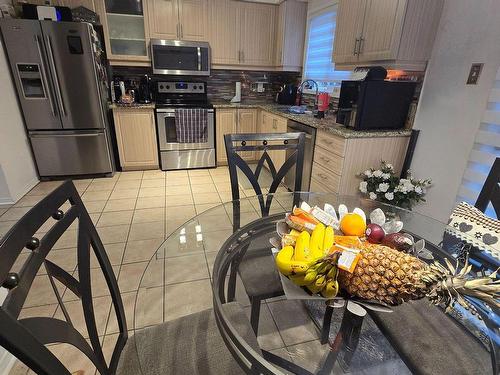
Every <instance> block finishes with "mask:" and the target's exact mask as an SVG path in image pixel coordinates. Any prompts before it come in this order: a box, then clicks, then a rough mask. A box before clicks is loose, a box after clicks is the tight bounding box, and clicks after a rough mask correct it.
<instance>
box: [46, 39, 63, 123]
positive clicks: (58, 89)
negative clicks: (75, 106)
mask: <svg viewBox="0 0 500 375" xmlns="http://www.w3.org/2000/svg"><path fill="white" fill-rule="evenodd" d="M45 38H46V40H47V47H48V50H49V51H48V52H49V53H48V55H49V65H50V68H51V70H52V74H53V75H54V78H55V83H56V84H55V86H56V94H57V95H56V96H57V100H58V101H59V105H60V107H61V112H62V115H63V116H66V109H65V108H64V101H63V98H62V93H61V86H60V85H59V76H58V75H57V69H56V64H55V62H54V54H53V51H52V43H51V41H50V36H48V35H46V36H45Z"/></svg>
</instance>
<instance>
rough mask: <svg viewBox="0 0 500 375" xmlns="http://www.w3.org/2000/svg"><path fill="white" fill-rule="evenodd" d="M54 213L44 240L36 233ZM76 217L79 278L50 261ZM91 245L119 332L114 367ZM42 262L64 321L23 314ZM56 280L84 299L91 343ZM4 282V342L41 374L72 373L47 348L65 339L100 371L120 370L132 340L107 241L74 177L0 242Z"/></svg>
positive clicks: (0, 325)
mask: <svg viewBox="0 0 500 375" xmlns="http://www.w3.org/2000/svg"><path fill="white" fill-rule="evenodd" d="M66 202H69V209H68V210H66V212H63V211H62V210H61V209H60V208H61V206H62V205H63V204H65V203H66ZM51 217H52V218H53V219H55V222H54V224H53V226H52V227H51V228H50V229H49V230H48V232H46V233H45V234H44V235H41V238H37V237H35V234H36V232H37V231H38V230H39V228H40V227H41V226H42V225H43V224H44V223H45V222H47V220H50V218H51ZM75 221H77V222H78V229H77V234H78V236H77V270H78V280H77V279H76V278H75V277H74V276H72V275H71V274H69V273H68V272H67V271H66V270H64V269H63V268H61V267H59V266H58V265H57V264H55V263H53V262H52V261H50V260H48V259H47V256H48V255H49V253H50V252H51V250H52V248H53V247H54V244H55V243H56V242H57V240H59V239H60V238H61V236H62V235H63V234H64V233H65V232H66V230H67V229H68V227H69V226H70V225H71V224H72V223H73V222H75ZM25 248H26V249H28V251H29V252H30V253H29V256H28V258H27V259H26V261H25V262H24V264H23V265H22V266H21V268H20V271H19V272H18V273H13V272H12V269H13V266H14V264H15V263H16V260H17V259H18V257H19V255H20V254H21V253H22V252H23V250H24V249H25ZM91 249H92V250H93V251H94V253H95V256H96V259H97V261H98V263H99V266H100V268H101V270H102V274H103V276H104V278H105V280H106V284H107V286H108V288H109V291H110V294H111V299H112V302H113V307H114V311H115V313H116V318H117V322H118V327H119V331H120V333H119V336H118V339H117V341H116V344H115V348H114V351H113V355H112V359H111V361H110V364H109V366H108V365H107V364H106V361H105V359H104V355H103V352H102V347H101V344H100V342H99V337H98V332H97V327H96V317H95V314H94V305H93V300H92V289H91V280H90V275H91V272H90V251H91ZM25 251H26V250H25ZM42 265H43V266H44V267H45V270H46V273H47V277H48V278H49V281H50V284H51V286H52V289H53V291H54V293H55V296H56V299H57V302H58V305H59V307H60V309H61V311H62V313H63V315H64V318H65V321H64V320H59V319H55V318H47V317H29V318H20V317H19V316H20V313H21V309H22V308H23V305H24V303H25V301H26V298H27V296H28V293H29V291H30V288H31V286H32V284H33V281H34V279H35V277H36V275H37V273H38V271H39V269H40V268H41V267H42ZM56 280H57V281H58V282H60V283H62V284H63V285H64V286H66V287H67V288H68V289H69V290H71V291H72V292H73V293H74V294H75V295H76V296H77V297H78V298H80V300H81V306H82V309H83V315H84V318H85V325H86V329H87V332H88V336H89V339H90V345H89V343H88V342H87V341H86V340H85V338H84V337H83V336H82V334H81V333H80V332H79V331H78V330H77V329H75V327H74V326H73V324H72V322H71V317H70V316H69V314H68V311H67V309H66V308H65V306H64V303H63V299H62V298H61V293H60V292H59V290H58V288H57V285H56ZM0 283H1V284H2V286H3V287H4V288H7V289H8V294H7V297H6V299H5V300H4V302H3V304H2V306H1V307H0V345H2V346H3V347H4V348H5V349H7V350H8V351H9V352H11V353H12V354H13V355H15V356H16V357H17V358H18V359H19V360H21V361H22V362H24V363H25V364H26V365H27V366H28V367H29V368H31V369H32V370H33V371H35V372H36V373H37V374H50V375H53V374H70V372H69V371H68V370H67V369H66V368H65V367H64V365H63V364H62V363H61V362H60V361H59V360H58V359H57V357H56V356H54V355H53V354H52V353H51V351H49V350H48V349H47V348H46V347H45V345H46V344H51V343H66V344H70V345H73V346H74V347H76V348H77V349H78V350H79V351H81V352H82V353H83V354H84V355H86V356H87V357H88V358H89V359H90V360H91V361H92V363H93V364H94V365H95V366H96V368H97V370H98V371H99V373H100V374H106V375H108V374H114V373H115V372H116V366H117V364H118V360H119V357H120V354H121V351H122V349H123V347H124V345H125V342H126V341H127V326H126V320H125V313H124V309H123V303H122V300H121V296H120V292H119V290H118V284H117V281H116V278H115V275H114V274H113V269H112V268H111V264H110V262H109V259H108V257H107V255H106V252H105V250H104V247H103V244H102V242H101V240H100V238H99V235H98V234H97V231H96V229H95V227H94V224H93V223H92V220H91V218H90V216H89V214H88V213H87V210H86V209H85V206H84V205H83V203H82V201H81V199H80V196H79V194H78V192H77V190H76V188H75V186H74V185H73V183H72V182H71V181H66V182H65V183H63V184H62V185H61V186H60V187H58V188H57V189H55V190H54V191H53V192H52V193H51V194H49V195H48V196H47V197H46V198H44V199H43V200H42V201H40V202H39V203H38V204H37V205H36V206H35V207H33V208H32V209H31V210H30V211H29V212H28V213H27V214H26V215H24V216H23V217H22V218H21V219H20V220H19V221H18V222H17V223H16V224H15V225H14V227H13V228H12V229H11V230H10V231H9V232H8V233H7V234H6V235H5V236H4V237H3V238H2V239H1V240H0Z"/></svg>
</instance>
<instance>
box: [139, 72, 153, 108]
mask: <svg viewBox="0 0 500 375" xmlns="http://www.w3.org/2000/svg"><path fill="white" fill-rule="evenodd" d="M137 101H138V102H139V103H144V104H146V103H151V101H152V90H151V78H150V77H149V75H147V74H144V75H143V76H142V77H141V82H140V83H139V88H138V93H137Z"/></svg>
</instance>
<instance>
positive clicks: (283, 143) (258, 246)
mask: <svg viewBox="0 0 500 375" xmlns="http://www.w3.org/2000/svg"><path fill="white" fill-rule="evenodd" d="M224 142H225V145H226V153H227V160H228V165H229V176H230V179H231V191H232V198H233V231H237V230H238V229H239V228H240V209H241V207H240V202H239V199H240V190H239V184H238V170H237V168H239V169H240V170H241V172H243V174H244V175H245V176H246V178H247V179H248V181H249V182H250V184H251V185H252V188H253V189H254V191H255V194H256V195H257V199H258V200H259V206H260V210H261V215H262V216H267V215H269V210H270V208H271V204H272V202H273V196H272V195H267V197H264V196H263V195H262V188H261V187H260V185H259V176H260V174H261V172H262V168H263V167H264V163H265V162H267V165H268V169H269V172H270V173H271V176H272V183H271V185H270V187H269V191H268V192H269V194H273V193H275V192H276V190H277V189H278V187H279V186H280V183H281V182H282V181H283V179H284V177H285V175H286V174H287V173H288V172H289V171H290V170H291V169H292V167H293V166H295V182H294V191H300V187H301V184H302V169H303V165H304V147H305V134H304V133H264V134H226V135H224ZM270 142H272V143H273V144H270ZM275 150H283V151H287V150H293V152H292V153H291V155H289V156H288V158H287V159H286V160H285V162H284V164H283V165H282V166H281V168H280V169H279V170H276V167H275V165H274V163H273V161H272V159H271V157H270V156H269V153H268V152H269V151H275ZM243 151H262V156H261V157H260V159H259V161H258V162H257V165H256V167H255V171H252V169H251V168H250V167H249V165H248V163H247V162H246V161H244V160H243V158H242V157H241V156H240V155H238V152H243ZM296 203H297V202H294V204H296ZM290 208H291V207H290ZM257 269H258V270H259V272H255V270H257ZM236 273H239V275H240V278H241V281H242V283H243V286H244V287H245V291H246V293H247V295H248V297H249V299H250V303H251V315H250V322H251V325H252V328H253V330H254V332H255V334H256V335H257V332H258V326H259V316H260V304H261V301H262V300H265V299H268V298H273V297H278V296H281V295H283V288H282V286H281V281H280V278H279V274H278V271H277V270H276V267H275V265H274V261H273V258H272V254H271V250H270V248H269V243H250V244H248V245H247V248H246V249H245V250H244V251H242V252H241V256H239V257H236V258H235V260H234V261H233V264H232V266H231V271H230V275H229V290H228V299H229V301H233V300H234V296H235V288H236Z"/></svg>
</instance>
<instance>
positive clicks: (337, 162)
mask: <svg viewBox="0 0 500 375" xmlns="http://www.w3.org/2000/svg"><path fill="white" fill-rule="evenodd" d="M314 161H315V162H316V163H318V164H320V165H321V166H323V167H325V168H326V169H328V170H329V171H332V172H334V173H336V174H338V175H342V164H343V163H344V158H343V157H341V156H339V155H336V154H334V153H332V152H329V151H327V150H325V149H324V148H321V147H316V148H315V149H314Z"/></svg>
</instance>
